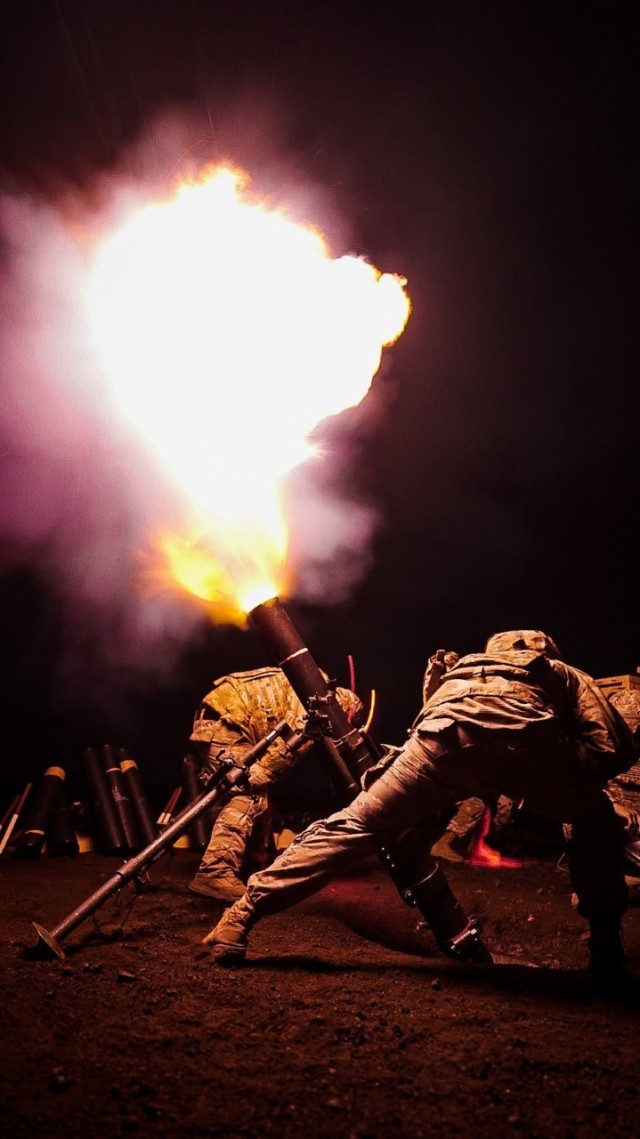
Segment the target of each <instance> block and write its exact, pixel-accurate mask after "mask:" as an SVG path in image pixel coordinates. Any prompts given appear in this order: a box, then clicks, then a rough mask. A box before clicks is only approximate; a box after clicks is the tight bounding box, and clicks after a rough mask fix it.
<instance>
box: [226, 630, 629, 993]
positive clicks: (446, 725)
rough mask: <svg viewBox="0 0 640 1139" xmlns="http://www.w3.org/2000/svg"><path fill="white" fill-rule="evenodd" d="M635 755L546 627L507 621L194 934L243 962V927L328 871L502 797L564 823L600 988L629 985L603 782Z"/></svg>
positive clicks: (617, 851)
mask: <svg viewBox="0 0 640 1139" xmlns="http://www.w3.org/2000/svg"><path fill="white" fill-rule="evenodd" d="M635 758H636V749H635V745H634V740H633V737H632V734H631V731H630V730H629V728H628V727H627V725H626V724H625V722H624V720H623V719H622V718H621V716H620V715H619V714H618V713H617V712H616V710H615V709H614V708H613V707H612V705H611V704H610V703H609V702H608V701H607V699H606V698H605V697H604V695H603V694H602V692H601V691H600V690H599V689H598V687H597V685H596V684H595V682H594V681H593V680H592V679H591V677H589V676H587V675H586V674H585V673H583V672H580V671H579V670H578V669H576V668H573V667H572V666H570V665H568V664H565V663H564V662H563V661H561V660H559V659H558V650H557V648H556V646H555V644H554V642H553V641H552V640H551V638H550V637H548V636H546V635H545V634H544V633H541V632H538V631H536V630H516V631H513V632H509V633H500V634H496V635H494V636H492V637H490V638H489V640H488V642H487V645H486V648H485V651H484V652H482V653H477V654H472V655H469V656H465V657H462V658H461V659H460V660H458V661H457V662H455V663H453V664H452V666H451V667H447V669H446V670H445V672H444V675H443V676H442V678H441V682H440V685H439V687H437V688H435V690H434V691H433V693H432V694H431V695H429V694H427V699H426V702H425V703H424V704H423V707H422V710H421V712H420V714H419V716H418V717H417V719H416V721H415V723H414V725H413V728H412V730H411V732H410V734H409V738H408V740H407V742H406V743H405V744H404V746H403V747H401V748H399V749H397V750H396V751H395V753H394V755H393V757H392V759H391V761H390V763H389V766H388V767H387V768H386V770H384V771H383V772H382V773H381V774H380V776H379V778H378V779H377V780H376V781H375V782H373V783H372V784H371V786H369V788H368V789H367V790H363V791H362V792H360V794H359V795H358V796H357V797H356V798H355V799H354V800H353V802H352V803H350V804H349V806H347V807H345V808H344V809H343V810H340V811H338V812H336V813H335V814H333V815H331V816H330V817H329V818H328V819H326V820H324V821H320V822H315V823H312V824H311V826H310V827H308V828H307V829H306V830H305V831H304V832H303V833H302V834H300V835H298V836H297V838H296V839H295V840H294V842H293V843H292V844H291V846H290V847H289V848H288V849H287V850H285V851H284V852H283V853H282V854H281V855H280V856H279V858H277V859H276V861H275V862H274V863H273V864H272V865H271V866H270V867H268V868H267V869H266V870H263V871H261V872H259V873H257V874H254V875H253V876H252V877H251V878H250V879H249V882H248V884H247V891H246V893H245V895H244V897H243V898H241V899H240V900H239V901H237V902H236V903H235V904H234V905H233V906H231V908H230V909H229V910H228V911H227V912H226V913H225V914H224V915H223V917H222V919H221V920H220V922H219V923H218V925H217V926H216V927H215V928H214V929H213V930H212V931H211V933H210V934H209V935H208V936H207V937H206V938H205V941H206V942H207V943H208V944H209V945H211V947H212V949H213V952H214V956H215V957H216V958H217V960H219V961H221V962H237V961H240V960H242V959H243V958H244V955H245V953H246V949H247V943H248V935H249V932H250V930H251V928H252V926H253V925H254V924H255V923H256V922H257V921H258V920H259V919H260V918H261V917H264V916H265V915H267V914H271V913H275V912H277V911H279V910H283V909H286V908H287V907H288V906H290V905H292V904H293V903H295V902H298V901H300V900H302V899H303V898H306V897H307V896H308V895H309V894H311V893H313V892H314V891H315V890H317V889H319V887H320V886H322V885H323V884H324V883H325V882H327V880H328V879H330V878H331V877H332V876H333V875H334V874H336V873H337V872H339V871H343V870H346V869H348V868H349V867H350V866H352V865H353V864H354V863H356V862H357V861H359V860H360V859H362V858H364V857H365V856H367V855H369V854H371V853H373V852H374V851H375V849H376V848H377V847H378V846H380V845H384V843H386V842H388V840H389V837H391V838H393V837H394V836H397V835H400V834H402V833H403V832H404V831H406V830H408V829H409V828H411V827H414V826H416V825H418V824H427V826H428V827H429V828H430V826H431V824H433V828H434V837H435V835H437V833H442V825H441V826H440V830H439V832H438V820H440V819H442V818H443V817H445V819H446V817H447V812H450V811H451V808H452V807H453V806H454V805H455V804H456V803H458V802H460V801H461V800H463V799H465V798H469V797H471V796H475V797H477V798H479V799H483V800H487V799H491V798H493V797H494V796H496V795H500V794H504V795H507V796H508V797H509V798H511V799H514V800H516V801H519V800H520V799H525V801H526V802H527V804H528V805H529V806H530V807H531V809H532V810H534V811H537V812H539V813H540V814H544V815H547V816H549V817H550V818H553V819H556V820H557V821H558V822H560V823H562V822H569V823H570V824H571V829H570V833H569V838H568V847H567V858H568V864H569V869H570V873H571V877H572V882H573V888H574V890H575V891H576V894H577V895H578V900H579V904H578V909H579V912H580V913H581V914H582V915H583V916H584V917H585V918H586V919H587V920H588V922H589V924H590V942H589V948H590V966H591V970H592V973H593V976H594V979H595V980H596V982H597V983H598V985H599V986H600V987H602V988H606V987H609V986H611V988H613V989H617V986H618V985H620V986H622V987H624V986H625V985H626V984H627V981H629V983H630V984H631V983H632V979H630V975H629V973H628V971H627V967H626V963H625V958H624V954H623V949H622V940H621V930H620V925H621V918H622V914H623V913H624V911H625V909H626V907H627V887H626V883H625V879H624V872H623V853H622V828H621V825H620V821H619V819H618V817H617V815H616V813H615V811H614V809H613V806H612V804H611V801H610V800H609V799H608V798H607V796H606V794H605V793H604V790H603V787H604V786H605V784H606V783H608V781H609V780H610V779H611V778H613V777H614V776H615V775H617V774H619V773H620V772H622V771H624V770H626V769H627V768H629V767H630V766H631V765H632V764H633V762H634V760H635Z"/></svg>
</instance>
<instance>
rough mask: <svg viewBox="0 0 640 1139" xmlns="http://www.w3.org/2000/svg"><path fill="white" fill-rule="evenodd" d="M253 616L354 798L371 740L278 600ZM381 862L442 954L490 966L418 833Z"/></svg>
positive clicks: (371, 758)
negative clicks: (314, 713)
mask: <svg viewBox="0 0 640 1139" xmlns="http://www.w3.org/2000/svg"><path fill="white" fill-rule="evenodd" d="M249 616H250V617H251V619H252V621H253V624H254V625H255V627H256V629H257V630H258V632H259V633H260V634H261V636H262V638H263V640H264V642H265V644H266V645H267V647H268V648H269V650H270V652H271V654H272V656H273V659H274V662H275V663H276V664H277V665H278V667H279V668H281V669H282V671H283V672H284V674H285V676H286V677H287V680H288V681H289V683H290V685H291V687H292V688H293V690H294V692H295V693H296V695H297V696H298V698H299V700H300V701H301V703H302V704H303V705H304V706H305V707H307V708H308V709H309V710H311V709H313V708H316V709H317V710H318V711H319V712H320V713H321V715H322V716H323V717H324V719H325V722H326V723H327V724H328V727H329V734H328V735H327V734H324V735H323V736H322V738H321V741H320V742H321V743H322V744H323V747H324V752H325V756H326V757H327V759H328V761H329V762H330V764H331V768H332V770H333V772H335V773H337V775H338V777H339V779H340V781H341V783H342V785H343V787H344V790H345V797H346V798H347V799H348V800H351V799H353V798H355V796H356V795H357V794H358V792H359V790H360V780H361V777H362V775H363V774H364V772H365V771H366V770H368V769H369V768H370V767H372V766H373V764H374V762H375V758H376V756H375V754H374V752H373V751H372V749H371V747H370V745H369V744H368V743H367V739H366V737H365V736H364V734H363V733H362V732H360V731H359V730H358V728H357V727H355V726H353V725H351V724H350V723H349V721H348V719H347V716H346V714H345V713H344V711H343V709H342V708H341V706H340V704H339V703H338V701H337V699H336V698H335V693H334V692H333V690H332V689H331V687H330V686H329V684H328V683H327V681H326V680H325V678H324V676H323V674H322V672H321V671H320V669H319V667H318V665H317V664H316V662H315V660H314V659H313V657H312V656H311V653H310V652H309V650H308V648H307V646H306V645H305V644H304V641H303V640H302V638H301V637H300V634H299V633H298V631H297V629H296V628H295V626H294V625H293V623H292V622H291V620H290V618H289V616H288V614H287V612H286V610H285V609H284V606H283V605H282V604H281V602H280V601H279V599H278V598H277V597H273V598H271V599H270V600H269V601H265V602H263V603H262V604H261V605H258V606H256V608H255V609H252V610H251V612H250V614H249ZM378 856H379V858H380V861H381V862H382V864H383V866H384V867H385V869H386V870H387V871H388V873H389V874H390V876H391V878H392V879H393V882H394V883H395V886H396V888H397V890H398V892H399V893H400V896H401V897H402V899H403V901H405V902H406V903H407V904H408V905H411V906H415V907H416V908H417V909H418V910H419V911H420V913H421V914H422V917H423V919H424V921H425V923H426V925H427V926H428V927H429V928H430V929H431V931H432V932H433V935H434V937H435V939H436V941H437V943H438V945H439V947H440V949H441V950H442V952H443V953H445V954H446V955H447V956H449V957H454V958H456V959H457V960H467V961H477V962H490V961H491V955H490V953H489V951H488V949H487V948H486V946H485V945H484V943H483V942H482V940H481V938H480V932H481V929H480V926H479V923H478V922H477V921H476V920H475V919H474V918H470V917H467V915H466V914H465V912H464V910H463V909H462V906H461V905H460V903H459V902H458V900H457V898H456V897H455V895H454V893H453V891H452V890H451V887H450V886H449V884H448V882H447V880H446V878H445V876H444V874H443V872H442V870H441V868H440V866H439V864H438V863H437V862H436V860H435V859H434V858H433V856H432V855H431V851H430V848H429V846H428V845H427V844H426V843H425V840H424V838H423V836H422V834H421V832H420V830H419V829H418V828H415V829H413V830H410V831H408V832H406V833H405V834H404V835H402V836H401V837H400V838H399V839H398V840H396V841H395V842H394V843H392V844H390V845H388V846H387V845H384V846H379V847H378Z"/></svg>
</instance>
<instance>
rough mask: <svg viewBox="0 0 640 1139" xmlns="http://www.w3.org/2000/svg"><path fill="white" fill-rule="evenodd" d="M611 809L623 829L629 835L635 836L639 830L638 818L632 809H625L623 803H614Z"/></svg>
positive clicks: (639, 819)
mask: <svg viewBox="0 0 640 1139" xmlns="http://www.w3.org/2000/svg"><path fill="white" fill-rule="evenodd" d="M613 809H614V811H615V813H616V815H618V816H619V817H620V818H621V819H622V822H623V823H624V829H625V830H626V831H628V832H629V834H631V835H634V836H635V835H637V834H638V831H639V830H640V816H639V815H638V812H637V811H634V809H633V807H627V806H626V805H625V804H624V803H614V804H613Z"/></svg>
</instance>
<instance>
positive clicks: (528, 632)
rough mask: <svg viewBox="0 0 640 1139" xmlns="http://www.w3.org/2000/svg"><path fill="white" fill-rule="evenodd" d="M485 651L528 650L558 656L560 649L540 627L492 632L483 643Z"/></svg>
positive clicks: (508, 651) (511, 651)
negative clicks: (484, 643)
mask: <svg viewBox="0 0 640 1139" xmlns="http://www.w3.org/2000/svg"><path fill="white" fill-rule="evenodd" d="M485 652H486V653H513V652H530V653H544V655H545V656H547V657H552V658H555V659H559V658H560V650H559V648H558V646H557V644H556V642H555V641H554V640H553V638H552V637H550V636H549V635H548V633H543V632H542V631H541V630H540V629H510V630H509V631H508V632H506V633H493V635H492V636H491V637H489V640H488V641H487V643H486V645H485Z"/></svg>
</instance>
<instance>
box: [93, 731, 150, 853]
mask: <svg viewBox="0 0 640 1139" xmlns="http://www.w3.org/2000/svg"><path fill="white" fill-rule="evenodd" d="M82 770H83V772H84V776H85V779H86V782H87V786H88V790H89V799H90V806H91V813H92V815H93V819H94V822H95V826H96V831H97V837H98V846H99V849H100V852H101V853H102V854H124V853H127V852H128V853H131V852H132V851H136V850H140V848H141V847H143V846H146V845H148V843H150V842H153V840H154V838H155V837H156V835H157V833H158V828H157V826H156V823H155V821H154V818H153V814H152V812H151V807H150V805H149V800H148V799H147V796H146V794H145V792H144V787H143V784H142V780H141V778H140V772H139V770H138V765H137V764H136V762H135V760H134V759H133V757H132V756H131V754H130V753H129V752H128V751H127V750H126V749H125V748H121V749H120V751H119V753H118V755H116V752H115V749H114V748H113V747H112V746H111V745H110V744H105V745H104V746H103V747H102V748H101V749H100V751H98V749H97V748H94V747H88V748H85V751H84V753H83V756H82Z"/></svg>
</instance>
